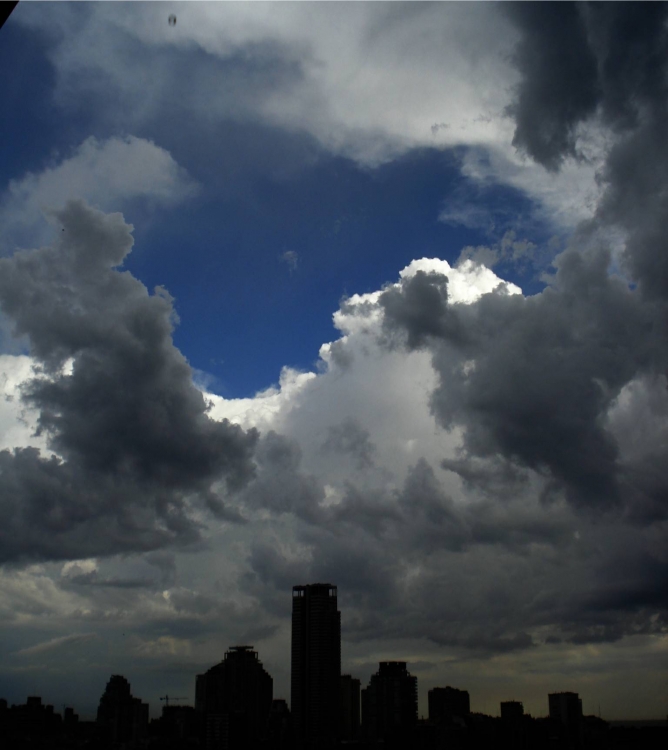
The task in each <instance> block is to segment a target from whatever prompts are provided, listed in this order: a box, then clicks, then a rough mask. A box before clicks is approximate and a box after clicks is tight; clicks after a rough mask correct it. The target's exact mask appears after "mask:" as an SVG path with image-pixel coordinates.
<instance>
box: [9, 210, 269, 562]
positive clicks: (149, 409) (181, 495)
mask: <svg viewBox="0 0 668 750" xmlns="http://www.w3.org/2000/svg"><path fill="white" fill-rule="evenodd" d="M54 215H55V217H56V218H57V220H58V221H59V222H61V223H62V226H63V228H64V229H65V232H64V233H62V235H61V237H59V241H58V242H57V243H56V244H54V245H52V246H47V247H43V248H40V249H39V250H30V251H20V252H18V253H16V254H15V255H14V256H13V257H12V258H9V259H2V260H0V266H1V271H0V277H1V279H2V280H1V281H0V306H1V307H2V310H3V312H4V313H5V314H6V315H7V316H8V317H9V318H11V319H12V321H13V324H14V330H15V333H16V334H17V335H21V336H27V337H28V339H29V341H30V348H31V355H32V357H33V358H34V361H35V363H36V364H37V365H39V366H40V367H41V369H42V372H41V374H37V375H36V376H35V377H32V378H30V379H28V380H27V381H25V382H24V383H23V384H22V386H21V393H22V399H23V401H24V402H25V403H26V404H27V405H28V406H30V407H31V408H32V409H34V410H35V412H36V413H38V415H39V416H38V417H37V429H38V433H39V434H41V435H43V436H45V438H46V441H47V445H48V447H49V449H50V450H51V451H53V453H54V455H52V456H51V457H50V458H47V457H43V456H42V455H41V453H40V451H39V449H37V448H31V447H24V448H21V447H18V448H16V449H15V450H13V451H10V450H4V451H2V452H1V453H0V465H1V471H2V477H3V482H2V497H1V498H0V515H1V516H2V519H3V523H2V532H1V533H2V541H3V543H2V550H3V551H2V558H3V560H4V561H10V560H17V559H27V558H32V559H40V558H41V559H45V558H46V559H49V558H51V559H58V558H76V557H88V556H91V555H100V554H112V553H114V552H119V551H130V550H149V549H154V548H157V547H160V546H163V545H165V544H170V543H174V542H178V541H181V542H186V541H193V540H195V539H197V537H198V530H197V523H196V522H195V521H194V520H193V518H192V517H191V515H190V513H189V510H188V508H189V502H190V500H189V498H191V497H199V498H200V499H201V500H203V501H204V502H205V503H206V504H207V506H208V507H209V508H210V509H211V510H213V511H214V512H216V513H218V514H219V515H220V516H221V517H226V510H225V508H224V506H223V505H222V502H221V501H220V499H219V498H217V497H216V496H215V494H214V493H213V492H212V490H211V485H212V482H214V481H217V480H219V479H222V478H225V479H226V482H227V485H228V487H230V488H234V487H239V486H242V485H243V484H244V483H245V482H246V481H247V480H248V479H249V478H250V477H251V476H252V473H253V463H252V452H253V447H254V445H255V442H256V439H257V435H256V433H255V432H254V431H250V432H248V433H244V432H243V430H242V429H241V428H239V427H237V426H233V425H231V424H229V423H228V422H214V421H212V420H211V419H210V418H209V416H208V414H207V405H206V402H205V400H204V398H203V396H202V394H201V393H200V392H199V391H198V390H197V389H196V388H195V387H194V385H193V383H192V372H191V369H190V367H189V366H188V363H187V362H186V360H185V358H184V357H183V356H182V355H181V353H180V352H179V351H178V350H177V349H176V348H175V347H174V345H173V343H172V330H173V326H174V324H175V315H174V311H173V307H172V300H171V297H170V296H169V295H168V294H167V293H166V292H165V291H164V290H161V289H157V290H156V291H155V293H154V294H152V295H151V294H149V293H148V291H147V289H146V288H145V287H144V286H143V284H141V282H139V281H138V280H137V279H135V278H134V277H133V276H132V275H131V274H129V273H127V272H120V271H118V270H116V268H117V267H118V266H119V265H120V264H121V263H122V262H123V259H124V257H125V256H126V255H127V253H128V252H129V251H130V249H131V247H132V238H131V234H130V229H131V227H129V226H128V225H127V224H125V223H124V221H123V219H122V217H121V215H120V214H111V215H107V214H103V213H102V212H100V211H98V210H95V209H92V208H90V207H88V206H87V205H86V204H85V203H83V202H82V201H71V202H69V203H68V204H67V205H66V207H65V208H64V209H63V210H62V211H60V212H56V213H55V214H54ZM229 517H230V518H232V517H235V518H236V517H237V516H236V515H235V514H234V513H232V514H231V515H230V516H229Z"/></svg>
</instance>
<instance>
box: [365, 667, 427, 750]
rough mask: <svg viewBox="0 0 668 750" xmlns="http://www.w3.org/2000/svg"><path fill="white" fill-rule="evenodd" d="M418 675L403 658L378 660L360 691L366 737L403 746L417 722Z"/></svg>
mask: <svg viewBox="0 0 668 750" xmlns="http://www.w3.org/2000/svg"><path fill="white" fill-rule="evenodd" d="M417 714H418V710H417V677H413V675H411V674H410V672H409V671H408V670H407V669H406V662H405V661H381V662H380V664H379V669H378V671H377V672H376V674H374V675H371V679H370V680H369V685H368V687H367V688H365V689H364V690H362V727H363V730H364V734H365V736H366V738H367V739H368V740H371V741H376V740H384V741H386V742H388V741H391V742H399V743H400V744H402V743H403V745H404V746H406V742H407V741H408V737H409V736H410V733H411V731H412V730H413V728H414V727H415V725H416V724H417Z"/></svg>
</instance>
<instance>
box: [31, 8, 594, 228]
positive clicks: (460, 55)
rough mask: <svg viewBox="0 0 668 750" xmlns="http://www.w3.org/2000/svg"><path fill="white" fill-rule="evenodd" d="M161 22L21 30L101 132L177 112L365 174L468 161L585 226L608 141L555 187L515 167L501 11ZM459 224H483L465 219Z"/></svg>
mask: <svg viewBox="0 0 668 750" xmlns="http://www.w3.org/2000/svg"><path fill="white" fill-rule="evenodd" d="M170 10H171V8H170V7H169V6H163V5H157V4H153V3H148V4H143V3H137V4H134V5H132V6H131V7H127V8H124V9H123V13H120V12H119V10H118V8H117V7H115V6H114V5H105V4H101V5H96V6H93V7H91V8H89V9H87V10H86V12H85V13H83V12H82V13H78V14H77V13H76V12H73V11H67V12H66V11H61V10H60V9H55V10H52V11H50V12H47V13H41V14H40V15H39V16H38V15H37V14H33V13H31V12H30V11H29V10H28V9H26V10H25V11H23V12H22V14H19V16H17V18H18V20H20V21H22V22H23V23H28V24H32V25H36V26H41V27H42V28H43V29H45V30H46V32H47V33H48V34H49V35H50V36H51V38H52V40H53V41H54V46H53V48H52V51H51V57H52V60H53V63H54V65H55V67H56V70H57V73H58V82H57V88H56V97H57V100H58V101H59V102H60V103H61V104H62V105H63V106H66V107H70V106H71V107H79V106H80V100H81V96H82V94H83V92H87V93H89V94H91V95H94V96H93V99H94V100H95V101H96V102H97V105H96V106H97V107H98V108H99V109H101V110H102V111H104V108H105V107H107V106H108V104H107V102H110V101H113V102H114V105H113V107H109V110H108V111H106V112H104V116H105V117H106V118H107V119H108V120H109V121H114V120H115V118H116V117H117V113H118V106H119V102H120V103H121V104H120V106H121V107H123V109H124V118H125V119H124V122H127V118H131V122H135V123H138V122H143V123H145V122H147V121H149V120H153V121H158V120H160V119H163V118H165V117H169V111H168V110H169V109H171V108H173V107H174V106H181V105H182V104H183V102H184V101H186V102H187V107H188V108H189V109H190V110H191V111H192V112H193V113H197V114H196V116H194V117H193V125H192V127H197V126H196V125H195V122H197V121H198V120H199V121H201V122H207V123H211V122H219V121H229V120H233V121H251V122H261V123H263V124H266V125H270V126H278V127H280V128H284V129H286V130H288V131H291V132H297V133H306V134H308V135H310V136H312V137H314V138H315V139H316V140H317V141H318V142H319V143H320V144H321V145H322V146H323V147H324V148H325V149H327V150H329V151H331V152H333V153H336V154H342V155H344V156H348V157H350V158H352V159H354V160H356V161H358V162H359V163H360V164H362V165H365V166H370V165H371V166H373V165H377V164H380V163H382V162H384V161H387V160H390V159H393V158H395V157H397V156H398V155H400V154H403V153H405V152H406V151H408V150H410V149H412V148H417V147H438V148H452V147H458V146H465V147H468V149H470V150H469V151H464V152H463V171H464V174H466V175H467V176H469V177H470V178H471V179H473V180H478V181H480V182H481V183H489V182H490V181H491V182H493V183H498V184H505V185H510V186H512V187H515V188H517V189H519V190H521V191H522V192H524V193H526V194H527V195H528V196H529V197H530V198H532V199H533V200H535V201H537V203H538V204H539V207H541V209H542V212H543V213H544V215H545V216H546V217H547V218H548V219H549V220H551V221H553V222H554V223H555V224H556V225H557V226H558V227H559V228H561V229H570V228H572V227H573V226H574V223H575V222H576V221H578V220H579V219H581V218H583V217H587V216H590V215H591V209H592V206H593V203H594V201H595V200H596V199H597V197H598V194H599V189H598V187H597V185H596V182H595V179H594V178H595V172H596V166H597V165H598V164H600V158H601V154H602V152H603V151H604V150H605V148H606V143H605V138H604V137H603V135H602V134H601V133H599V132H598V130H597V129H596V128H590V132H584V130H583V133H582V139H581V140H582V142H583V150H585V151H586V152H587V156H588V157H589V158H590V160H591V161H590V163H589V164H576V163H569V164H567V165H565V168H564V169H563V170H562V171H561V172H560V173H559V174H547V173H545V171H544V170H543V169H542V168H539V167H537V166H536V165H535V164H534V163H533V162H531V161H529V160H525V159H523V158H522V157H521V156H520V155H518V154H517V153H516V152H515V150H514V148H513V147H512V146H511V141H512V136H513V131H514V122H513V121H512V119H511V118H510V117H508V116H506V114H505V108H506V106H507V105H508V104H509V103H510V101H511V99H512V96H513V91H514V88H515V86H516V85H517V83H518V81H519V76H518V73H517V71H516V70H515V68H514V66H513V64H512V53H513V50H514V48H515V44H516V42H517V40H518V34H517V30H516V29H515V27H514V26H513V25H512V24H511V23H510V22H509V21H508V19H507V18H506V15H505V14H504V13H503V11H502V10H501V9H499V8H498V7H496V6H494V5H489V4H484V3H447V4H445V3H433V4H431V3H429V4H427V3H313V4H311V3H280V2H279V3H239V4H237V3H189V4H187V5H180V6H178V8H176V13H177V15H178V23H177V25H176V26H174V27H171V26H169V24H168V23H167V20H166V16H165V14H166V13H169V12H170ZM119 49H123V54H119V52H118V50H119ZM203 56H208V62H207V63H206V64H203V62H202V60H203ZM205 59H206V58H205ZM91 71H95V74H94V75H93V74H92V73H91ZM137 71H142V72H141V73H140V74H138V72H137ZM258 71H264V74H260V73H259V72H258ZM184 81H187V85H186V86H185V87H184V84H183V82H184ZM102 87H104V89H105V91H107V92H109V91H111V92H113V97H111V98H110V97H109V96H102ZM93 99H92V100H93ZM193 132H194V131H193ZM193 137H196V136H195V135H193ZM456 214H457V216H459V218H460V219H461V218H464V219H465V221H471V220H475V221H476V222H478V223H479V222H480V221H483V222H484V221H485V220H484V217H482V216H479V215H476V216H475V217H473V216H472V215H471V210H470V206H464V207H460V208H459V210H458V211H457V212H456ZM443 215H444V217H447V216H448V215H449V214H448V210H447V209H444V214H443ZM452 216H454V214H452V215H451V218H452ZM467 217H468V218H467Z"/></svg>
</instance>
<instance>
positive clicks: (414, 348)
mask: <svg viewBox="0 0 668 750" xmlns="http://www.w3.org/2000/svg"><path fill="white" fill-rule="evenodd" d="M663 7H664V6H661V5H658V6H657V8H656V9H651V8H647V7H645V6H638V9H634V6H633V5H627V4H616V7H612V6H607V5H605V6H603V5H601V6H600V7H599V6H593V7H590V6H584V5H575V6H574V5H570V4H560V5H559V6H558V7H557V8H555V7H554V6H551V5H549V6H544V5H539V4H533V3H527V4H519V5H515V4H482V3H480V4H478V3H476V4H468V3H461V4H460V3H346V4H343V3H287V2H285V3H284V2H278V3H241V4H239V3H224V2H223V3H194V2H193V3H127V4H120V3H49V4H39V5H38V4H36V3H29V2H24V3H20V5H19V6H18V7H17V9H16V10H15V11H14V13H13V14H12V16H11V18H10V19H9V21H8V22H7V23H6V24H5V26H4V27H3V28H2V30H1V31H0V65H1V66H2V69H3V70H5V71H10V73H11V74H10V75H5V76H3V77H2V79H1V80H0V98H1V101H2V102H3V111H2V114H1V115H0V127H1V128H2V130H1V131H0V132H1V133H2V136H3V142H4V143H5V144H6V146H7V147H5V148H4V149H2V152H1V153H0V308H1V311H2V312H1V317H0V333H1V334H2V337H1V339H0V341H1V343H2V349H1V350H0V364H1V365H2V370H1V373H2V380H1V384H2V387H3V389H4V399H3V400H2V402H0V519H4V521H3V524H4V527H5V528H4V530H3V531H0V534H1V535H0V550H2V556H1V558H0V562H1V563H2V567H0V633H1V634H2V638H0V642H2V644H3V645H2V647H0V662H2V663H3V664H4V666H3V667H2V668H0V696H3V695H5V696H6V697H7V698H8V699H9V700H11V701H14V702H18V701H20V700H23V699H24V695H25V693H26V692H29V693H30V694H32V693H39V692H41V693H43V694H44V695H45V697H46V698H47V699H48V700H51V701H54V700H55V698H52V697H50V696H51V695H55V694H56V693H58V691H61V690H62V684H63V681H64V680H65V679H66V680H67V683H68V688H67V691H66V694H63V700H67V701H70V702H72V703H74V704H75V705H76V706H78V707H79V708H80V710H81V711H82V713H84V714H86V713H88V714H91V713H94V711H95V706H96V700H97V698H96V697H95V696H98V695H99V694H101V692H102V689H103V687H104V684H105V683H106V680H107V679H108V675H109V674H111V673H112V672H114V673H115V672H120V673H122V674H125V675H126V676H127V677H128V678H129V679H130V681H131V683H132V685H133V690H135V693H136V694H139V695H141V696H142V698H144V699H147V700H149V701H150V702H152V705H153V711H154V713H155V712H156V711H157V709H156V708H155V707H156V706H157V705H158V703H159V702H158V700H157V698H158V696H159V695H164V694H165V693H166V692H169V693H170V694H171V693H173V694H178V695H191V694H192V693H193V691H194V675H195V674H197V673H198V672H201V671H202V670H203V669H206V668H208V667H209V666H211V665H212V664H213V663H215V662H217V661H218V660H219V659H220V658H221V657H222V652H223V651H224V649H225V648H226V647H227V646H230V645H233V644H234V643H239V642H244V643H253V644H254V645H255V647H256V648H257V649H258V651H259V653H260V658H262V660H263V662H264V664H265V666H266V667H267V669H268V671H269V672H270V673H271V674H272V675H273V676H274V680H275V682H274V688H275V696H276V697H285V698H289V661H288V660H287V659H286V657H285V654H286V653H287V651H286V649H288V648H289V622H290V609H289V607H290V587H291V586H292V585H295V584H300V583H307V582H309V581H315V580H330V581H332V582H333V583H335V584H337V585H338V587H339V596H340V605H341V610H342V618H343V651H342V654H343V668H344V670H345V671H347V672H350V673H352V674H353V675H355V676H358V677H360V678H361V679H362V680H363V682H366V680H367V679H368V677H369V675H370V674H371V673H372V672H373V671H375V668H376V665H377V662H378V661H379V660H381V659H383V660H384V659H399V660H402V661H407V662H408V663H409V668H410V669H411V670H412V671H413V673H415V674H416V675H417V676H418V679H419V685H420V687H419V691H420V701H421V706H422V705H423V704H424V708H423V709H421V710H424V711H426V692H427V690H428V689H429V688H430V687H433V686H437V685H444V684H451V685H455V686H457V687H460V688H465V689H468V690H469V691H470V693H471V698H472V707H473V710H478V711H486V712H489V713H492V714H494V713H496V712H498V703H499V701H500V700H506V699H508V698H517V699H521V700H524V702H525V707H526V708H527V710H529V711H531V712H532V713H534V714H536V715H542V714H544V713H545V712H546V710H547V702H546V701H547V699H546V694H547V692H549V691H553V690H575V691H579V692H580V694H581V695H582V696H583V699H584V701H585V711H586V712H588V713H592V712H594V710H595V707H596V706H597V704H598V703H601V706H602V709H603V711H604V715H605V716H607V717H608V718H623V716H624V715H626V716H628V715H630V716H633V717H637V718H652V717H655V716H660V715H663V714H664V713H665V705H664V703H665V684H666V680H665V677H666V674H665V668H664V667H663V666H662V663H665V662H664V661H662V656H663V655H665V650H666V648H667V640H666V639H667V638H668V636H667V631H666V627H667V626H666V623H667V622H668V620H667V617H668V615H667V611H668V610H667V609H666V601H665V590H666V589H665V583H666V580H668V579H667V578H666V571H667V570H668V567H667V566H668V563H667V561H666V557H665V549H666V545H665V541H666V505H665V489H666V487H667V486H668V477H667V476H666V473H665V467H664V464H665V461H664V460H663V455H664V452H665V450H664V449H665V447H666V445H668V443H667V442H666V440H668V432H667V428H666V425H667V424H668V396H667V395H666V394H668V389H667V388H666V380H665V372H666V371H668V362H666V359H665V352H666V351H668V347H666V346H665V344H666V342H665V340H664V339H665V334H664V333H663V332H662V331H661V330H659V329H658V328H657V327H656V325H655V324H654V321H656V320H658V319H661V318H662V316H664V315H665V314H666V299H668V282H667V281H666V278H668V277H667V276H666V271H667V266H666V263H665V257H668V256H666V255H665V252H664V249H665V248H664V237H665V230H664V227H665V225H666V224H665V219H666V217H667V216H668V207H667V206H666V205H664V204H665V199H664V197H663V196H664V192H663V191H662V190H661V189H657V186H659V187H660V186H661V185H663V183H664V182H665V178H666V175H665V174H664V171H665V170H664V169H663V164H664V162H665V160H664V159H663V158H662V154H663V149H664V146H663V145H662V140H661V138H659V137H658V136H657V133H659V132H660V127H659V123H661V122H662V119H661V117H662V115H661V112H662V111H663V110H662V106H664V105H663V102H664V101H665V97H666V92H665V91H664V90H663V89H662V88H661V86H660V84H659V83H657V81H660V79H661V77H660V76H656V71H657V70H661V69H662V67H661V66H665V59H668V58H667V57H666V56H665V55H664V56H663V57H662V54H663V53H662V50H664V48H665V49H668V40H667V39H666V34H665V32H663V31H662V29H663V28H664V26H662V24H661V22H660V20H661V19H657V18H655V17H654V14H659V16H660V15H661V14H663V13H665V10H663ZM170 13H174V14H175V15H176V16H177V24H176V25H175V26H170V25H169V24H168V22H167V19H168V17H169V15H170ZM597 14H600V17H599V15H597ZM664 25H665V24H664ZM638 29H640V31H639V32H638V33H640V32H642V34H641V36H642V38H644V39H645V38H646V39H647V40H648V41H647V44H648V49H650V50H653V53H652V54H648V55H647V56H645V57H643V58H638V57H637V56H634V54H633V49H635V47H634V38H633V33H635V31H634V30H638ZM564 39H569V40H576V42H577V43H576V42H573V45H574V46H573V52H572V55H571V56H569V55H567V54H566V52H565V50H566V46H565V45H564ZM568 49H571V48H570V47H568ZM620 71H621V72H620ZM622 73H623V75H622ZM639 113H642V117H641V116H640V114H639ZM665 194H668V193H665ZM158 287H159V288H162V289H163V290H166V292H165V291H161V290H159V289H158V290H157V291H156V288H158ZM172 327H173V331H172ZM35 675H39V680H38V679H37V678H36V677H35ZM91 696H93V697H92V698H91ZM58 701H59V702H60V701H61V699H60V698H58Z"/></svg>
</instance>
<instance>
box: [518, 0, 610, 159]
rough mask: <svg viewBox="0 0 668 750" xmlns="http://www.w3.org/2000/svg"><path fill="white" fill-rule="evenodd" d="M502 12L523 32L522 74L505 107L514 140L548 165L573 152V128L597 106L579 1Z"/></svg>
mask: <svg viewBox="0 0 668 750" xmlns="http://www.w3.org/2000/svg"><path fill="white" fill-rule="evenodd" d="M505 8H506V12H507V13H508V14H509V15H510V17H511V19H512V20H513V21H514V22H515V24H516V25H517V27H518V28H519V29H520V31H521V32H522V40H521V42H520V43H519V45H518V47H517V49H516V52H515V56H514V62H515V65H516V66H517V68H518V69H519V70H520V72H521V73H522V74H523V79H522V81H521V83H520V85H519V88H518V91H517V99H516V101H515V102H514V103H513V104H512V105H511V106H510V107H509V108H508V113H509V114H510V115H512V116H513V117H514V118H515V122H516V123H517V127H516V130H515V137H514V139H513V145H515V146H519V147H520V148H523V149H525V150H526V151H527V152H528V153H529V154H530V155H531V156H532V157H533V158H534V159H535V160H536V161H538V162H540V163H541V164H543V165H544V166H546V167H547V168H548V169H556V168H557V167H558V166H559V164H560V163H561V161H562V160H563V158H564V157H565V156H574V155H575V153H576V150H575V128H576V126H577V125H578V124H579V123H580V122H581V121H582V120H584V119H585V118H586V117H589V115H591V114H593V112H594V111H595V110H596V104H597V94H598V90H597V89H598V81H597V70H596V58H595V57H594V55H593V53H592V51H591V49H590V47H589V43H588V39H587V33H586V29H585V28H584V24H583V22H582V18H581V9H580V7H579V4H578V5H576V4H571V3H518V4H515V3H512V4H510V3H509V4H508V5H507V6H505Z"/></svg>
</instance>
